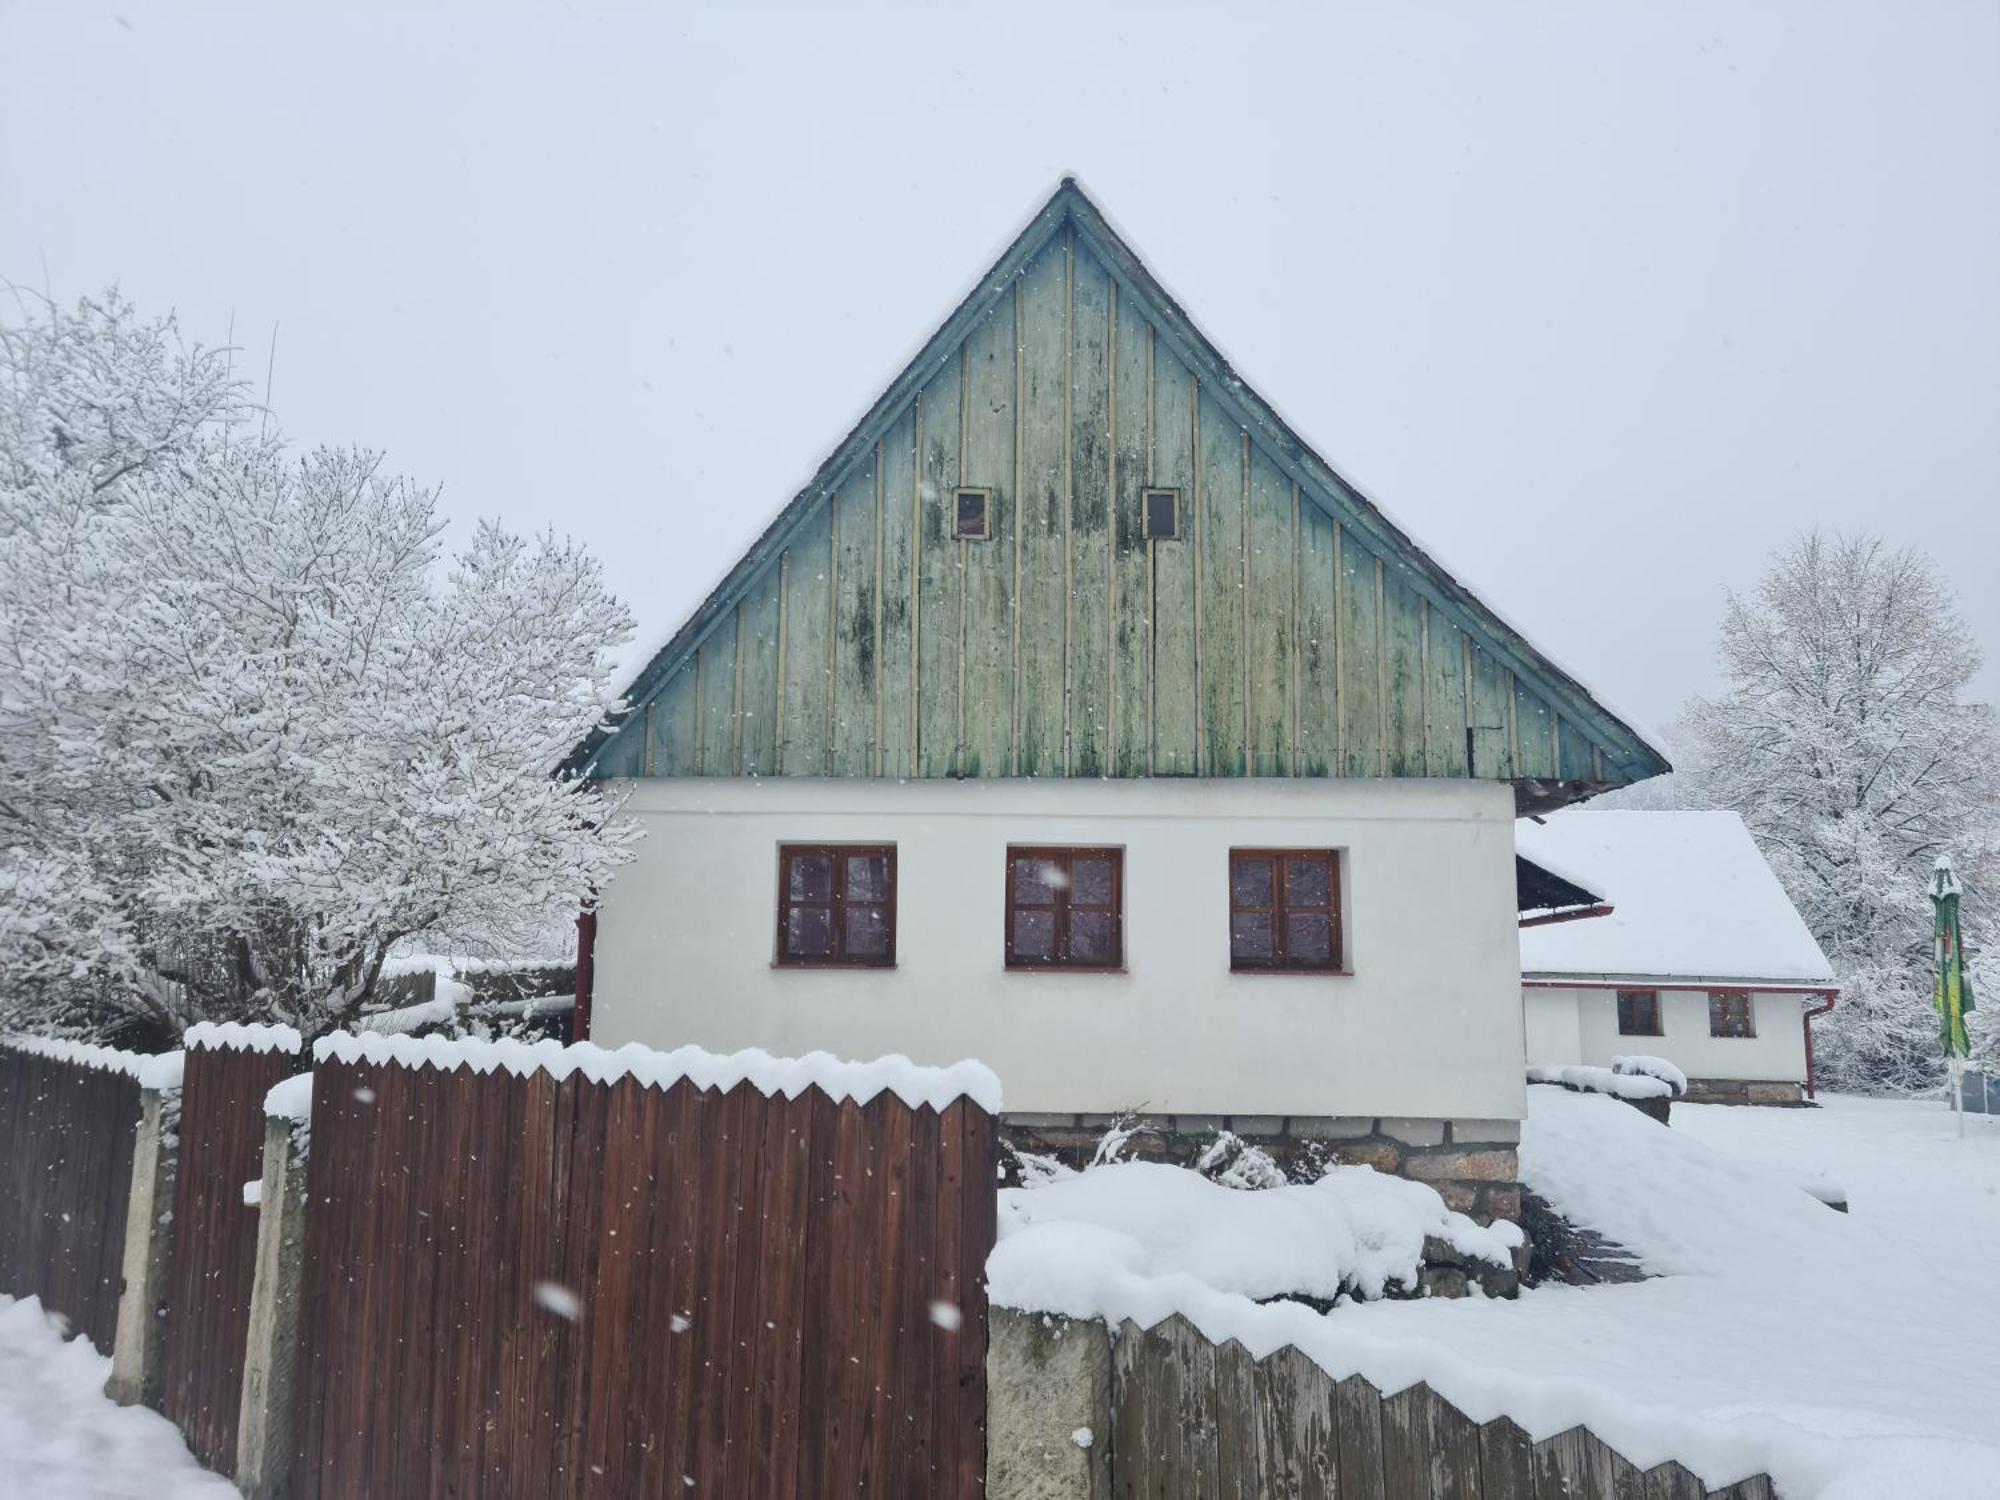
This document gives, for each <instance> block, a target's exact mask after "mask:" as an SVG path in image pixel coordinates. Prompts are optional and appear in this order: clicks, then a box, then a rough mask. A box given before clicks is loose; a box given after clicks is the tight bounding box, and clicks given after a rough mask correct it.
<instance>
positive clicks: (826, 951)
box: [785, 906, 833, 958]
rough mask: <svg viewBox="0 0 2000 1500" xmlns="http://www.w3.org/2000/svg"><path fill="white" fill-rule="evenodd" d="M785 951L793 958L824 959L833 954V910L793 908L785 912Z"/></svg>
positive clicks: (823, 907) (813, 907) (818, 907)
mask: <svg viewBox="0 0 2000 1500" xmlns="http://www.w3.org/2000/svg"><path fill="white" fill-rule="evenodd" d="M785 951H786V952H787V953H788V954H790V955H791V956H792V957H794V958H825V957H827V956H828V955H830V954H831V953H832V952H833V910H832V908H831V907H826V906H793V907H787V908H786V910H785Z"/></svg>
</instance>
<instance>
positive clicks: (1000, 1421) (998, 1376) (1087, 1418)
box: [986, 1307, 1111, 1500]
mask: <svg viewBox="0 0 2000 1500" xmlns="http://www.w3.org/2000/svg"><path fill="white" fill-rule="evenodd" d="M986 1326H987V1342H986V1495H987V1500H1109V1497H1110V1495H1111V1334H1110V1331H1109V1330H1108V1329H1107V1328H1106V1327H1105V1326H1104V1324H1102V1323H1099V1322H1094V1321H1092V1322H1073V1321H1071V1320H1070V1319H1068V1318H1058V1317H1054V1316H1051V1315H1048V1314H1044V1313H1024V1312H1016V1311H1015V1310H1013V1309H1012V1308H1005V1307H996V1308H993V1309H992V1310H991V1311H990V1312H989V1314H988V1315H987V1325H986Z"/></svg>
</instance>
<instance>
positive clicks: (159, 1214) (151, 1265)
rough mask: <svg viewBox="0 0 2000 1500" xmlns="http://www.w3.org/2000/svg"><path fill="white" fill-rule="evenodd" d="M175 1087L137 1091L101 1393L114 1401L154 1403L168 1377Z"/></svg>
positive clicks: (177, 1149) (177, 1106) (176, 1130)
mask: <svg viewBox="0 0 2000 1500" xmlns="http://www.w3.org/2000/svg"><path fill="white" fill-rule="evenodd" d="M180 1112H181V1092H180V1090H179V1089H178V1088H171V1089H157V1088H142V1089H140V1091H139V1127H138V1134H137V1136H136V1137H135V1138H134V1140H133V1143H132V1193H131V1197H130V1199H129V1200H128V1201H127V1204H126V1208H125V1255H124V1260H123V1262H122V1264H121V1266H120V1286H119V1292H118V1328H117V1332H116V1333H115V1334H114V1335H113V1342H112V1348H111V1378H110V1379H109V1380H108V1381H106V1382H105V1385H104V1392H105V1394H106V1395H107V1396H109V1397H110V1398H111V1399H112V1400H113V1401H116V1402H117V1403H118V1404H119V1405H120V1406H150V1407H154V1408H155V1409H157V1408H158V1407H159V1404H160V1396H161V1389H162V1383H163V1381H164V1379H165V1374H166V1347H167V1317H166V1313H167V1309H166V1300H167V1273H168V1272H169V1271H170V1270H171V1269H172V1266H173V1254H174V1176H175V1171H176V1166H177V1163H178V1161H179V1159H180Z"/></svg>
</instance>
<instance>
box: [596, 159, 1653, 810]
mask: <svg viewBox="0 0 2000 1500" xmlns="http://www.w3.org/2000/svg"><path fill="white" fill-rule="evenodd" d="M836 460H837V461H829V465H828V467H827V468H825V469H823V470H822V472H821V475H820V476H819V477H818V478H817V479H816V480H815V483H814V485H813V486H812V487H811V488H809V490H808V491H807V492H805V493H804V494H802V495H801V496H800V497H799V498H798V499H797V500H796V501H794V503H793V505H792V506H791V507H790V508H788V510H787V511H786V512H785V514H784V515H783V516H782V517H781V518H780V520H779V522H778V523H777V524H775V525H774V526H773V527H772V529H771V531H770V532H768V533H767V534H766V536H765V537H764V538H763V539H762V540H760V542H759V543H758V544H757V546H756V547H755V548H754V549H753V550H752V552H751V554H750V555H749V556H748V557H746V559H745V562H744V564H743V565H742V566H740V567H739V568H738V569H737V570H736V572H734V573H732V575H731V576H730V578H729V579H728V580H727V581H726V582H725V583H724V585H723V587H722V588H721V589H719V590H718V591H717V594H716V595H715V596H714V597H712V598H711V600H710V601H709V602H708V603H707V604H705V605H704V606H703V607H702V609H701V610H700V611H698V612H697V614H696V616H695V618H694V621H693V622H692V623H691V624H690V625H689V627H688V628H687V629H686V630H685V631H683V633H682V635H681V636H680V637H678V638H677V639H676V641H675V642H674V643H672V644H670V646H669V647H668V648H667V650H666V651H665V652H663V653H662V655H661V656H660V657H659V658H656V659H655V661H654V662H653V663H652V664H651V665H650V666H649V667H648V668H647V669H646V671H645V672H644V673H642V674H641V678H640V681H639V683H638V685H637V688H636V690H635V701H636V702H637V704H638V709H637V711H635V712H634V713H633V714H631V715H630V716H629V717H628V718H627V719H626V720H625V721H624V722H623V723H622V724H621V726H620V727H619V729H618V730H617V731H616V732H614V733H613V734H612V735H611V736H610V737H609V738H608V740H607V741H606V742H604V743H602V744H600V745H596V746H594V747H592V749H591V751H590V757H591V758H590V761H589V764H590V766H591V769H592V772H593V774H597V775H646V774H651V775H661V776H675V775H697V774H701V775H711V776H714V775H753V776H754V775H769V774H777V773H782V774H785V775H793V776H821V775H833V776H891V777H899V776H921V777H939V776H1010V775H1021V776H1062V775H1069V776H1102V775H1111V776H1144V775H1160V776H1189V775H1207V776H1244V775H1255V776H1297V775H1303V776H1327V775H1344V776H1382V775H1387V776H1425V775H1430V776H1464V775H1467V774H1473V775H1478V776H1481V777H1496V778H1508V779H1521V778H1535V779H1538V780H1543V781H1556V780H1560V781H1561V782H1563V783H1567V784H1573V785H1579V786H1581V785H1584V784H1600V783H1619V782H1626V781H1631V780H1635V779H1637V778H1638V777H1640V776H1642V775H1650V774H1654V773H1655V772H1657V771H1658V770H1660V769H1663V768H1664V764H1665V763H1664V762H1663V761H1661V760H1660V759H1659V757H1658V756H1657V754H1656V753H1655V752H1653V751H1652V750H1651V748H1650V747H1648V746H1647V745H1645V743H1644V742H1643V741H1642V740H1640V739H1639V738H1638V736H1637V735H1635V734H1634V733H1633V732H1632V731H1631V730H1629V729H1628V728H1627V727H1626V726H1625V725H1623V724H1621V723H1619V722H1618V721H1617V720H1616V719H1615V718H1614V717H1612V716H1611V715H1610V714H1609V712H1608V711H1607V710H1605V709H1604V708H1603V707H1602V705H1600V704H1598V703H1596V702H1595V701H1594V700H1592V699H1591V698H1590V697H1589V695H1588V694H1586V693H1584V692H1583V691H1582V689H1580V688H1578V687H1577V686H1576V685H1575V684H1574V683H1573V682H1571V681H1570V680H1569V679H1568V678H1566V677H1564V676H1563V675H1562V674H1561V673H1560V671H1559V670H1557V669H1556V668H1554V667H1553V666H1551V665H1550V664H1548V663H1547V662H1546V661H1544V660H1543V659H1542V658H1540V657H1538V656H1537V655H1535V654H1534V653H1533V652H1532V650H1531V649H1529V648H1528V647H1527V646H1526V644H1525V643H1524V642H1522V641H1521V640H1520V638H1519V637H1518V636H1516V635H1515V634H1514V633H1513V632H1512V631H1511V630H1510V629H1509V628H1508V627H1507V626H1506V625H1505V624H1504V622H1501V621H1499V620H1498V619H1497V617H1494V616H1492V615H1491V614H1490V613H1488V612H1486V611H1485V610H1484V607H1483V606H1481V605H1479V604H1478V602H1477V601H1476V600H1474V599H1472V597H1471V596H1470V595H1469V594H1467V593H1466V592H1465V591H1464V589H1463V588H1462V586H1460V585H1459V584H1458V583H1457V582H1456V580H1453V579H1451V578H1450V577H1449V575H1446V574H1444V573H1443V572H1442V571H1441V570H1440V569H1438V568H1437V566H1436V564H1435V563H1433V562H1431V561H1430V560H1429V559H1428V558H1427V557H1425V556H1424V555H1423V554H1422V553H1421V552H1420V551H1418V550H1417V549H1416V548H1415V546H1414V545H1413V544H1411V543H1409V542H1408V541H1407V539H1406V538H1403V537H1402V536H1401V534H1400V533H1398V532H1396V531H1395V530H1394V528H1393V527H1391V526H1390V525H1389V524H1388V523H1387V522H1386V521H1384V520H1383V519H1382V518H1381V516H1380V515H1379V513H1378V512H1376V511H1374V509H1373V507H1371V506H1369V505H1368V504H1367V502H1366V501H1365V500H1363V499H1361V498H1360V497H1359V495H1358V494H1357V493H1356V492H1354V491H1353V490H1352V489H1351V487H1349V486H1347V485H1346V484H1345V483H1344V482H1343V481H1341V480H1340V479H1339V477H1338V476H1337V475H1334V474H1333V473H1332V471H1331V470H1328V469H1326V468H1325V466H1324V465H1323V464H1322V463H1321V462H1320V461H1319V460H1318V459H1317V458H1316V456H1314V455H1313V454H1312V453H1311V451H1310V450H1309V449H1306V448H1305V447H1304V445H1303V444H1302V443H1300V442H1299V441H1298V440H1297V439H1296V438H1295V437H1293V436H1292V435H1291V434H1290V432H1289V430H1288V429H1285V428H1284V427H1283V425H1282V423H1280V422H1279V421H1278V419H1277V418H1276V417H1275V416H1274V415H1273V414H1271V413H1270V411H1269V409H1268V408H1267V407H1265V406H1263V405H1262V403H1261V402H1260V401H1259V400H1258V398H1257V397H1256V396H1255V394H1254V393H1253V392H1251V391H1250V390H1249V389H1248V388H1247V387H1246V386H1244V385H1243V384H1242V382H1241V381H1240V380H1238V379H1237V378H1236V377H1235V376H1234V375H1233V373H1232V372H1230V371H1229V370H1228V367H1227V366H1226V365H1225V364H1223V363H1222V361H1221V359H1220V356H1218V355H1216V354H1215V353H1214V351H1213V349H1212V348H1210V347H1209V346H1208V345H1207V344H1206V343H1205V341H1203V340H1202V339H1201V336H1200V335H1199V334H1198V333H1196V332H1195V331H1194V330H1193V328H1192V325H1190V324H1189V323H1187V321H1186V319H1185V317H1184V316H1183V315H1182V314H1181V313H1180V311H1179V309H1178V308H1176V307H1174V306H1173V304H1172V303H1171V301H1169V300H1168V299H1167V298H1166V297H1165V295H1164V293H1162V292H1160V291H1159V289H1158V287H1157V284H1155V283H1153V282H1152V280H1151V278H1150V277H1149V276H1147V275H1146V273H1145V271H1144V268H1143V267H1141V266H1139V265H1138V263H1137V261H1136V258H1135V257H1133V256H1132V255H1131V252H1130V251H1129V250H1128V249H1127V248H1126V247H1125V246H1124V245H1123V244H1122V243H1120V242H1118V241H1117V240H1116V237H1115V236H1112V235H1111V233H1110V231H1109V230H1108V229H1107V228H1106V227H1105V226H1104V225H1103V223H1102V220H1101V219H1099V218H1098V217H1097V216H1096V214H1095V210H1094V209H1092V208H1091V207H1090V206H1089V204H1088V202H1087V200H1084V199H1083V198H1082V196H1081V195H1080V194H1078V193H1076V192H1075V190H1074V189H1073V188H1071V187H1067V186H1066V187H1065V188H1064V189H1063V191H1062V192H1061V193H1059V194H1058V195H1057V199H1056V200H1055V201H1053V202H1052V203H1051V205H1050V208H1049V209H1048V210H1046V211H1045V212H1044V214H1043V215H1041V216H1040V217H1038V219H1037V220H1036V222H1035V224H1034V225H1033V226H1031V228H1030V230H1029V231H1028V232H1027V233H1026V234H1024V236H1023V238H1022V240H1021V241H1019V242H1017V244H1016V246H1015V247H1014V248H1013V249H1011V250H1010V251H1009V252H1008V254H1007V256H1006V257H1004V258H1003V260H1002V262H1001V264H1000V265H999V266H998V267H996V269H995V271H994V273H993V274H992V275H991V276H989V277H988V278H987V279H986V280H985V281H983V282H982V283H981V286H980V289H979V290H978V291H976V292H975V293H974V294H973V296H972V297H971V298H969V299H968V301H967V303H966V304H965V305H964V306H963V307H961V308H960V309H959V310H958V311H957V312H956V313H954V315H953V317H952V318H951V319H950V320H949V321H948V322H947V324H946V326H945V328H944V329H942V330H941V331H940V333H939V335H938V336H937V338H936V339H934V340H933V342H932V344H931V345H930V346H927V347H926V349H925V351H924V352H923V353H922V354H921V355H920V356H919V357H918V359H917V360H916V361H915V362H913V364H912V366H911V368H910V370H909V371H907V372H906V373H905V374H904V375H903V376H902V377H899V379H898V380H897V382H896V383H895V384H894V385H893V386H892V387H891V389H890V392H889V393H888V394H887V395H886V396H885V397H884V398H883V401H882V402H881V403H878V405H877V407H876V409H875V410H874V411H873V412H871V414H870V416H869V418H868V419H866V420H865V421H864V423H863V425H862V427H860V428H857V429H856V432H855V434H853V435H852V436H851V437H850V438H849V439H848V441H847V442H845V443H843V444H842V445H841V448H840V450H839V451H838V453H837V454H836ZM961 485H964V486H974V487H979V488H983V489H986V490H988V491H989V492H990V494H991V502H990V509H989V522H990V530H991V534H990V537H989V539H987V540H984V541H971V540H960V539H958V538H957V537H956V535H955V528H954V492H955V490H956V489H957V488H958V487H959V486H961ZM1148 486H1158V487H1162V488H1169V489H1176V490H1178V491H1179V492H1180V496H1181V516H1180V520H1181V527H1180V535H1179V536H1178V537H1176V538H1173V539H1159V540H1148V539H1147V538H1146V537H1145V536H1144V534H1143V531H1142V500H1141V492H1142V491H1143V490H1144V489H1145V488H1147V487H1148ZM580 753H582V752H580ZM1468 754H1469V759H1468Z"/></svg>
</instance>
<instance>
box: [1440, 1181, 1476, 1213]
mask: <svg viewBox="0 0 2000 1500" xmlns="http://www.w3.org/2000/svg"><path fill="white" fill-rule="evenodd" d="M1435 1186H1436V1188H1437V1191H1438V1196H1439V1197H1440V1198H1442V1199H1444V1206H1445V1207H1446V1208H1449V1209H1452V1210H1454V1211H1456V1212H1458V1213H1462V1214H1469V1213H1471V1212H1472V1211H1473V1209H1475V1208H1476V1207H1478V1206H1479V1189H1477V1188H1476V1187H1474V1186H1473V1185H1472V1184H1471V1183H1469V1182H1440V1183H1437V1184H1435Z"/></svg>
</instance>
